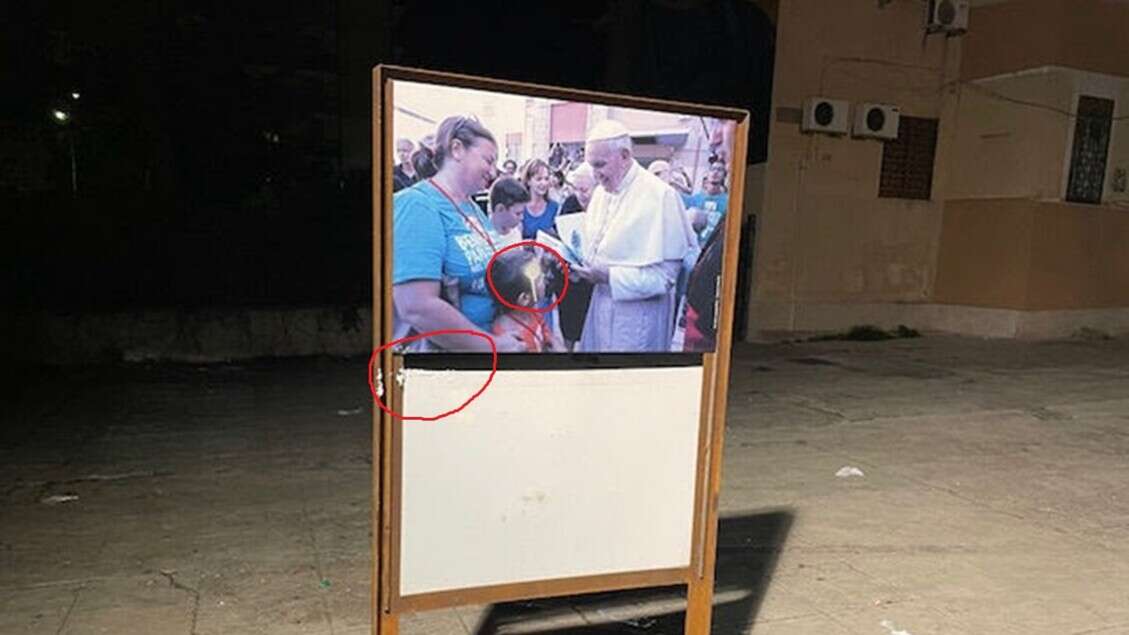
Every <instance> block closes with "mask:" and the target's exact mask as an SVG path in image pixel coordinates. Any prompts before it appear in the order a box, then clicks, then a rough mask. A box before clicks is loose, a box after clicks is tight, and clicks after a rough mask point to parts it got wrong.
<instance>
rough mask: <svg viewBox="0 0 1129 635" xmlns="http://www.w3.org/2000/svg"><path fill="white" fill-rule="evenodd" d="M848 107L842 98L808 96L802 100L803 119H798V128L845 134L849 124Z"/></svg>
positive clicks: (808, 130) (806, 130)
mask: <svg viewBox="0 0 1129 635" xmlns="http://www.w3.org/2000/svg"><path fill="white" fill-rule="evenodd" d="M849 107H850V106H849V105H848V104H847V102H846V101H845V100H842V99H828V98H826V97H809V98H807V99H805V100H804V113H803V119H801V120H800V130H802V131H804V132H824V133H829V134H847V128H848V127H849V126H850V118H849V117H848V115H847V109H848V108H849Z"/></svg>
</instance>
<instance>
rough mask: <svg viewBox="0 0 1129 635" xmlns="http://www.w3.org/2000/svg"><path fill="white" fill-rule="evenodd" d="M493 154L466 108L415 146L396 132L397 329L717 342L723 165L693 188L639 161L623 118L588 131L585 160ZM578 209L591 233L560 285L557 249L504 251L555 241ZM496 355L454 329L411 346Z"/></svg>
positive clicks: (619, 344) (526, 345)
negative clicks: (550, 252) (553, 253)
mask: <svg viewBox="0 0 1129 635" xmlns="http://www.w3.org/2000/svg"><path fill="white" fill-rule="evenodd" d="M497 155H498V145H497V142H496V141H495V137H494V135H493V134H492V133H491V132H490V131H489V130H488V129H486V128H485V127H484V126H483V125H482V124H481V123H480V122H479V121H477V120H476V119H474V118H471V117H462V116H454V117H448V118H446V119H444V120H443V121H442V122H441V123H440V124H439V127H438V129H437V130H436V132H435V134H434V135H428V136H426V137H424V138H423V139H420V140H418V142H413V141H412V140H410V139H399V140H397V142H396V157H397V163H396V165H395V167H394V169H393V174H392V180H393V188H394V191H395V193H394V195H393V209H392V213H393V236H392V245H393V248H392V252H393V253H392V269H393V272H392V297H393V308H394V315H395V326H394V334H395V337H396V338H400V337H405V336H407V335H409V334H411V333H422V332H428V331H439V330H461V331H474V332H481V333H488V334H490V335H491V336H492V337H493V339H494V344H495V346H496V347H497V350H498V351H499V352H567V351H575V352H667V351H708V350H713V348H714V346H715V344H716V341H715V340H716V331H717V329H716V324H715V322H716V320H715V311H716V309H717V303H716V297H717V293H718V289H719V288H720V287H719V280H720V272H721V263H722V250H723V245H724V238H723V235H724V223H723V222H722V221H723V220H724V218H725V214H726V210H727V207H728V189H727V185H726V182H727V178H728V171H727V166H726V165H725V162H724V161H723V160H720V159H719V160H717V161H715V162H712V163H711V164H710V167H709V169H708V170H706V174H705V175H704V176H703V177H702V179H701V181H700V182H699V187H698V188H693V187H692V185H691V180H690V177H689V175H688V174H687V172H686V170H685V169H683V168H681V167H678V166H672V165H671V164H670V162H668V161H663V160H655V161H651V162H650V163H649V164H648V165H647V166H646V167H644V166H643V165H642V164H640V162H639V161H638V160H637V159H636V157H635V154H634V147H633V144H632V141H631V135H630V133H629V131H628V129H627V128H626V127H624V125H623V124H621V123H619V122H617V121H614V120H605V121H601V122H599V123H597V124H596V125H594V126H593V127H592V129H591V130H590V131H589V134H588V136H587V139H586V143H585V146H584V153H583V159H582V160H581V161H576V162H569V161H560V160H559V157H547V158H546V159H548V160H546V159H542V158H533V159H530V160H527V161H525V162H524V163H523V164H522V165H519V164H518V163H517V161H515V160H513V159H512V158H508V159H506V160H505V161H503V162H502V164H501V167H500V169H499V168H498V167H497V159H498V156H497ZM554 159H556V160H554ZM554 166H556V167H555V168H554ZM572 214H583V217H576V219H578V220H577V223H578V224H579V225H578V226H579V227H580V228H581V232H580V233H581V234H582V236H583V242H582V244H581V245H579V247H580V249H579V251H580V253H579V254H576V255H577V256H578V258H577V260H576V261H574V262H572V263H571V264H570V265H569V267H568V272H569V273H568V275H569V280H568V285H567V292H565V291H564V289H565V280H564V276H565V272H564V268H563V267H562V266H561V264H560V261H559V259H558V258H557V257H554V256H551V255H548V254H547V253H544V250H540V249H538V248H536V247H529V246H521V247H517V248H513V249H506V248H507V247H510V246H512V245H514V244H515V243H518V242H521V241H528V240H535V239H537V238H538V236H539V235H540V236H545V235H548V236H559V233H558V228H557V224H558V220H559V221H560V222H561V223H564V221H563V220H560V219H562V218H563V217H565V216H568V215H572ZM576 219H573V220H576ZM499 252H501V253H499ZM495 254H498V258H497V259H496V260H495V262H494V264H493V265H492V266H490V264H489V263H490V262H491V260H492V259H493V258H494V256H495ZM488 266H490V272H489V280H488V279H487V268H488ZM562 294H563V295H562ZM489 348H490V345H489V342H488V341H487V340H486V339H484V338H482V337H476V336H474V335H471V334H462V333H447V334H443V335H435V336H432V337H429V338H427V340H424V341H422V342H421V343H420V344H419V348H415V349H413V350H432V351H434V350H442V351H458V352H463V351H467V352H475V351H481V352H486V351H489Z"/></svg>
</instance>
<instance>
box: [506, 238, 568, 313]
mask: <svg viewBox="0 0 1129 635" xmlns="http://www.w3.org/2000/svg"><path fill="white" fill-rule="evenodd" d="M525 245H532V246H534V247H540V248H541V249H544V250H545V251H547V252H549V253H551V254H553V257H554V258H556V259H557V260H558V261H559V262H560V263H561V271H562V273H563V274H564V286H563V287H561V293H560V295H558V296H557V299H556V301H554V302H553V303H552V304H550V305H549V306H547V307H545V308H543V309H538V308H537V307H532V306H519V305H517V304H511V303H510V302H507V301H506V299H505V298H503V297H502V296H501V295H499V294H498V290H497V289H496V288H494V274H493V271H494V263H495V262H496V261H497V260H498V256H501V255H502V254H504V253H506V252H507V251H509V250H511V249H516V248H518V247H523V246H525ZM486 285H487V286H489V287H490V293H492V294H494V299H495V300H497V301H498V302H501V303H502V305H504V306H507V307H509V308H511V309H513V310H515V311H525V312H526V313H548V312H549V311H552V310H553V309H555V308H557V305H558V304H560V303H561V300H564V297H565V295H567V294H568V261H567V260H565V259H564V258H563V257H562V256H561V255H560V254H559V253H557V250H556V249H553V248H552V247H550V246H548V245H546V244H545V243H539V242H537V241H536V240H523V241H521V242H519V243H514V244H512V245H510V246H509V247H503V248H502V249H499V250H498V251H496V252H494V257H493V258H491V259H490V262H488V263H486Z"/></svg>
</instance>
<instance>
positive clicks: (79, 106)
mask: <svg viewBox="0 0 1129 635" xmlns="http://www.w3.org/2000/svg"><path fill="white" fill-rule="evenodd" d="M11 4H12V6H10V7H9V8H7V9H5V13H6V14H7V15H5V16H4V20H3V26H0V32H2V33H3V38H2V39H0V46H2V47H3V48H2V49H0V64H2V65H3V87H2V91H0V218H2V219H3V220H2V221H0V223H2V225H0V232H2V233H3V236H4V244H3V249H4V258H5V259H6V260H7V264H6V266H5V267H4V268H3V270H4V279H3V280H2V281H3V284H4V286H5V287H6V288H7V289H8V292H7V293H5V294H4V297H5V304H6V305H7V306H8V307H9V308H16V309H47V310H52V311H61V312H96V311H103V310H134V309H140V308H169V307H173V308H183V309H186V310H191V309H196V308H205V307H217V306H310V305H327V304H328V305H364V304H367V303H368V302H369V301H370V298H371V294H372V284H371V280H370V275H371V274H370V268H371V266H370V258H371V255H370V254H371V252H370V244H371V240H372V231H371V200H370V192H371V190H370V175H369V169H370V168H369V161H370V134H371V132H370V120H369V111H370V109H371V86H370V85H371V75H370V74H371V68H372V66H373V65H375V64H377V63H381V62H387V63H393V64H400V65H406V66H415V67H422V68H429V69H435V70H448V71H457V72H462V73H468V74H477V75H487V76H491V77H498V78H503V79H515V80H525V81H533V82H539V83H546V84H553V85H560V86H567V87H575V88H586V89H595V90H601V91H608V92H622V93H630V94H637V95H647V96H653V97H660V98H668V99H678V100H685V101H693V102H699V103H713V104H721V105H729V106H738V107H742V108H746V109H748V110H750V111H751V112H752V113H753V119H752V126H751V134H750V137H751V139H750V145H749V162H750V163H756V162H760V161H763V160H764V158H765V148H766V142H767V139H766V136H767V113H768V107H769V103H770V100H769V94H770V83H771V77H772V52H773V41H772V34H773V26H772V24H771V22H770V21H769V20H768V19H767V18H766V17H765V16H764V14H763V13H762V12H761V10H760V9H759V8H757V7H756V6H755V5H754V4H752V3H751V2H749V1H748V0H718V1H716V2H695V1H681V2H678V1H674V0H667V1H662V0H620V1H604V2H596V1H586V0H580V1H574V2H567V3H555V2H554V3H531V2H529V3H510V2H499V3H475V2H466V1H461V2H445V1H433V2H405V1H400V2H387V1H385V2H367V3H366V2H358V1H355V0H334V1H319V2H306V3H298V2H293V1H289V2H288V1H285V0H283V1H279V0H272V1H270V2H266V1H263V0H250V1H240V2H234V3H229V2H216V1H209V0H191V1H189V0H146V1H140V0H124V1H121V2H117V3H109V4H107V3H88V2H78V1H77V0H63V1H58V0H52V1H51V2H45V3H40V2H24V3H11ZM72 91H77V92H78V93H79V95H80V96H79V98H78V99H77V100H76V99H73V98H72V97H71V92H72ZM54 109H60V110H64V111H66V112H68V113H69V114H70V115H71V118H70V120H69V122H67V124H66V125H60V124H59V123H58V122H56V121H54V120H53V118H52V116H51V112H52V110H54ZM72 150H73V154H72ZM72 156H73V159H74V161H73V165H74V176H75V177H76V180H77V191H73V188H72Z"/></svg>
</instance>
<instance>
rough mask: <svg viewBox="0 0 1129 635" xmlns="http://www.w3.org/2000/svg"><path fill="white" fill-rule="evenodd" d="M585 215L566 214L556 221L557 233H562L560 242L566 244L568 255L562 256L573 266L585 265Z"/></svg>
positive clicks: (563, 254)
mask: <svg viewBox="0 0 1129 635" xmlns="http://www.w3.org/2000/svg"><path fill="white" fill-rule="evenodd" d="M584 216H585V215H584V214H583V213H580V214H566V215H564V216H558V217H557V219H556V223H557V231H558V232H559V233H560V242H561V243H563V244H564V247H565V249H566V250H567V251H568V253H567V254H566V253H564V252H562V253H561V255H562V256H564V257H565V258H567V259H568V260H569V261H570V262H572V263H573V264H578V265H583V264H584V249H585V247H586V245H585V240H584Z"/></svg>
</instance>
